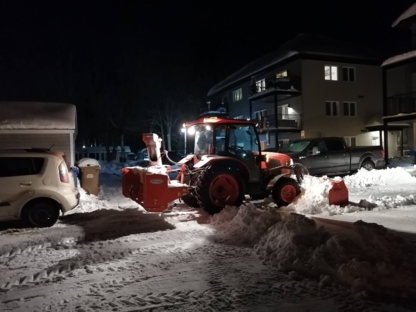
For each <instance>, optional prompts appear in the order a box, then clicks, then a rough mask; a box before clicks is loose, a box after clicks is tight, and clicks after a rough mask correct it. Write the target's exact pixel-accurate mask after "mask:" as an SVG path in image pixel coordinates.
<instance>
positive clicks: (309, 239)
mask: <svg viewBox="0 0 416 312" xmlns="http://www.w3.org/2000/svg"><path fill="white" fill-rule="evenodd" d="M212 225H213V226H216V227H217V230H218V231H219V232H220V233H219V235H220V237H221V235H222V236H223V237H224V236H227V237H228V240H229V241H233V242H235V243H250V244H254V246H255V247H254V248H255V250H256V252H257V254H258V255H259V256H260V258H261V260H263V261H264V262H266V263H270V264H272V265H273V266H275V267H277V268H278V269H279V270H281V271H283V272H287V273H288V274H289V276H290V277H291V278H292V279H302V278H303V276H306V277H308V278H313V279H317V280H319V281H320V285H321V286H322V287H325V286H329V285H332V284H333V283H337V284H341V285H343V286H345V287H349V288H351V291H352V292H353V293H354V294H356V295H357V296H362V297H368V296H379V297H384V298H387V297H392V298H393V297H394V298H412V297H414V296H416V265H415V264H416V254H415V253H414V252H413V250H414V246H413V245H412V244H411V243H409V242H407V241H405V240H403V239H401V238H399V237H398V236H395V235H393V234H391V233H389V232H388V230H387V229H386V228H384V227H382V226H380V225H377V224H370V223H365V222H362V221H358V222H355V223H354V224H353V229H352V231H350V232H344V233H343V234H336V235H335V234H331V233H329V232H328V231H327V230H326V229H325V228H324V227H318V226H317V225H316V223H315V221H314V220H312V219H309V218H307V217H305V216H303V215H300V214H295V213H292V214H290V215H288V216H287V217H285V218H283V219H282V218H281V217H280V216H278V215H277V214H274V213H273V211H272V210H267V209H266V210H263V209H259V208H256V207H255V206H254V205H246V206H244V205H243V206H241V207H240V208H239V209H238V208H235V207H227V208H226V209H224V211H223V212H221V213H219V214H217V215H215V216H214V217H213V218H212Z"/></svg>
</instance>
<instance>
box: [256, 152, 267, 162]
mask: <svg viewBox="0 0 416 312" xmlns="http://www.w3.org/2000/svg"><path fill="white" fill-rule="evenodd" d="M262 161H267V157H266V155H264V154H263V155H258V156H257V157H256V164H257V165H260V164H261V162H262Z"/></svg>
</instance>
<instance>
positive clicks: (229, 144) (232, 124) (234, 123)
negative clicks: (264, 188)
mask: <svg viewBox="0 0 416 312" xmlns="http://www.w3.org/2000/svg"><path fill="white" fill-rule="evenodd" d="M185 127H186V128H187V132H188V135H193V136H194V141H195V142H194V155H195V156H196V157H197V158H198V160H203V159H206V158H212V157H231V158H235V159H236V160H240V161H241V162H243V163H244V165H245V166H246V167H247V169H248V170H249V174H250V177H251V179H250V180H256V181H259V179H260V171H261V159H262V156H261V150H260V144H259V137H258V134H257V129H256V123H255V122H253V121H247V120H239V119H224V118H217V117H210V118H201V119H199V120H197V121H194V122H190V123H186V124H185Z"/></svg>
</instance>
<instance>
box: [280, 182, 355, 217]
mask: <svg viewBox="0 0 416 312" xmlns="http://www.w3.org/2000/svg"><path fill="white" fill-rule="evenodd" d="M339 179H340V178H334V179H330V178H328V177H327V176H324V177H319V178H318V177H313V176H305V177H304V180H303V181H302V185H301V186H302V193H301V194H300V195H299V196H298V197H297V199H296V200H295V201H294V202H293V203H292V204H290V205H288V206H287V207H286V208H283V210H287V211H293V212H297V213H301V214H322V215H328V216H332V215H337V214H342V213H348V212H354V211H358V210H360V209H361V208H359V207H356V206H346V207H340V206H336V205H329V199H328V194H329V191H330V189H331V188H332V183H331V180H339Z"/></svg>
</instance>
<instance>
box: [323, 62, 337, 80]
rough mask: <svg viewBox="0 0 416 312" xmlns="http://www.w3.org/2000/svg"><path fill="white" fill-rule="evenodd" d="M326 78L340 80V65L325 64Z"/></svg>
mask: <svg viewBox="0 0 416 312" xmlns="http://www.w3.org/2000/svg"><path fill="white" fill-rule="evenodd" d="M325 80H338V66H329V65H325Z"/></svg>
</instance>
